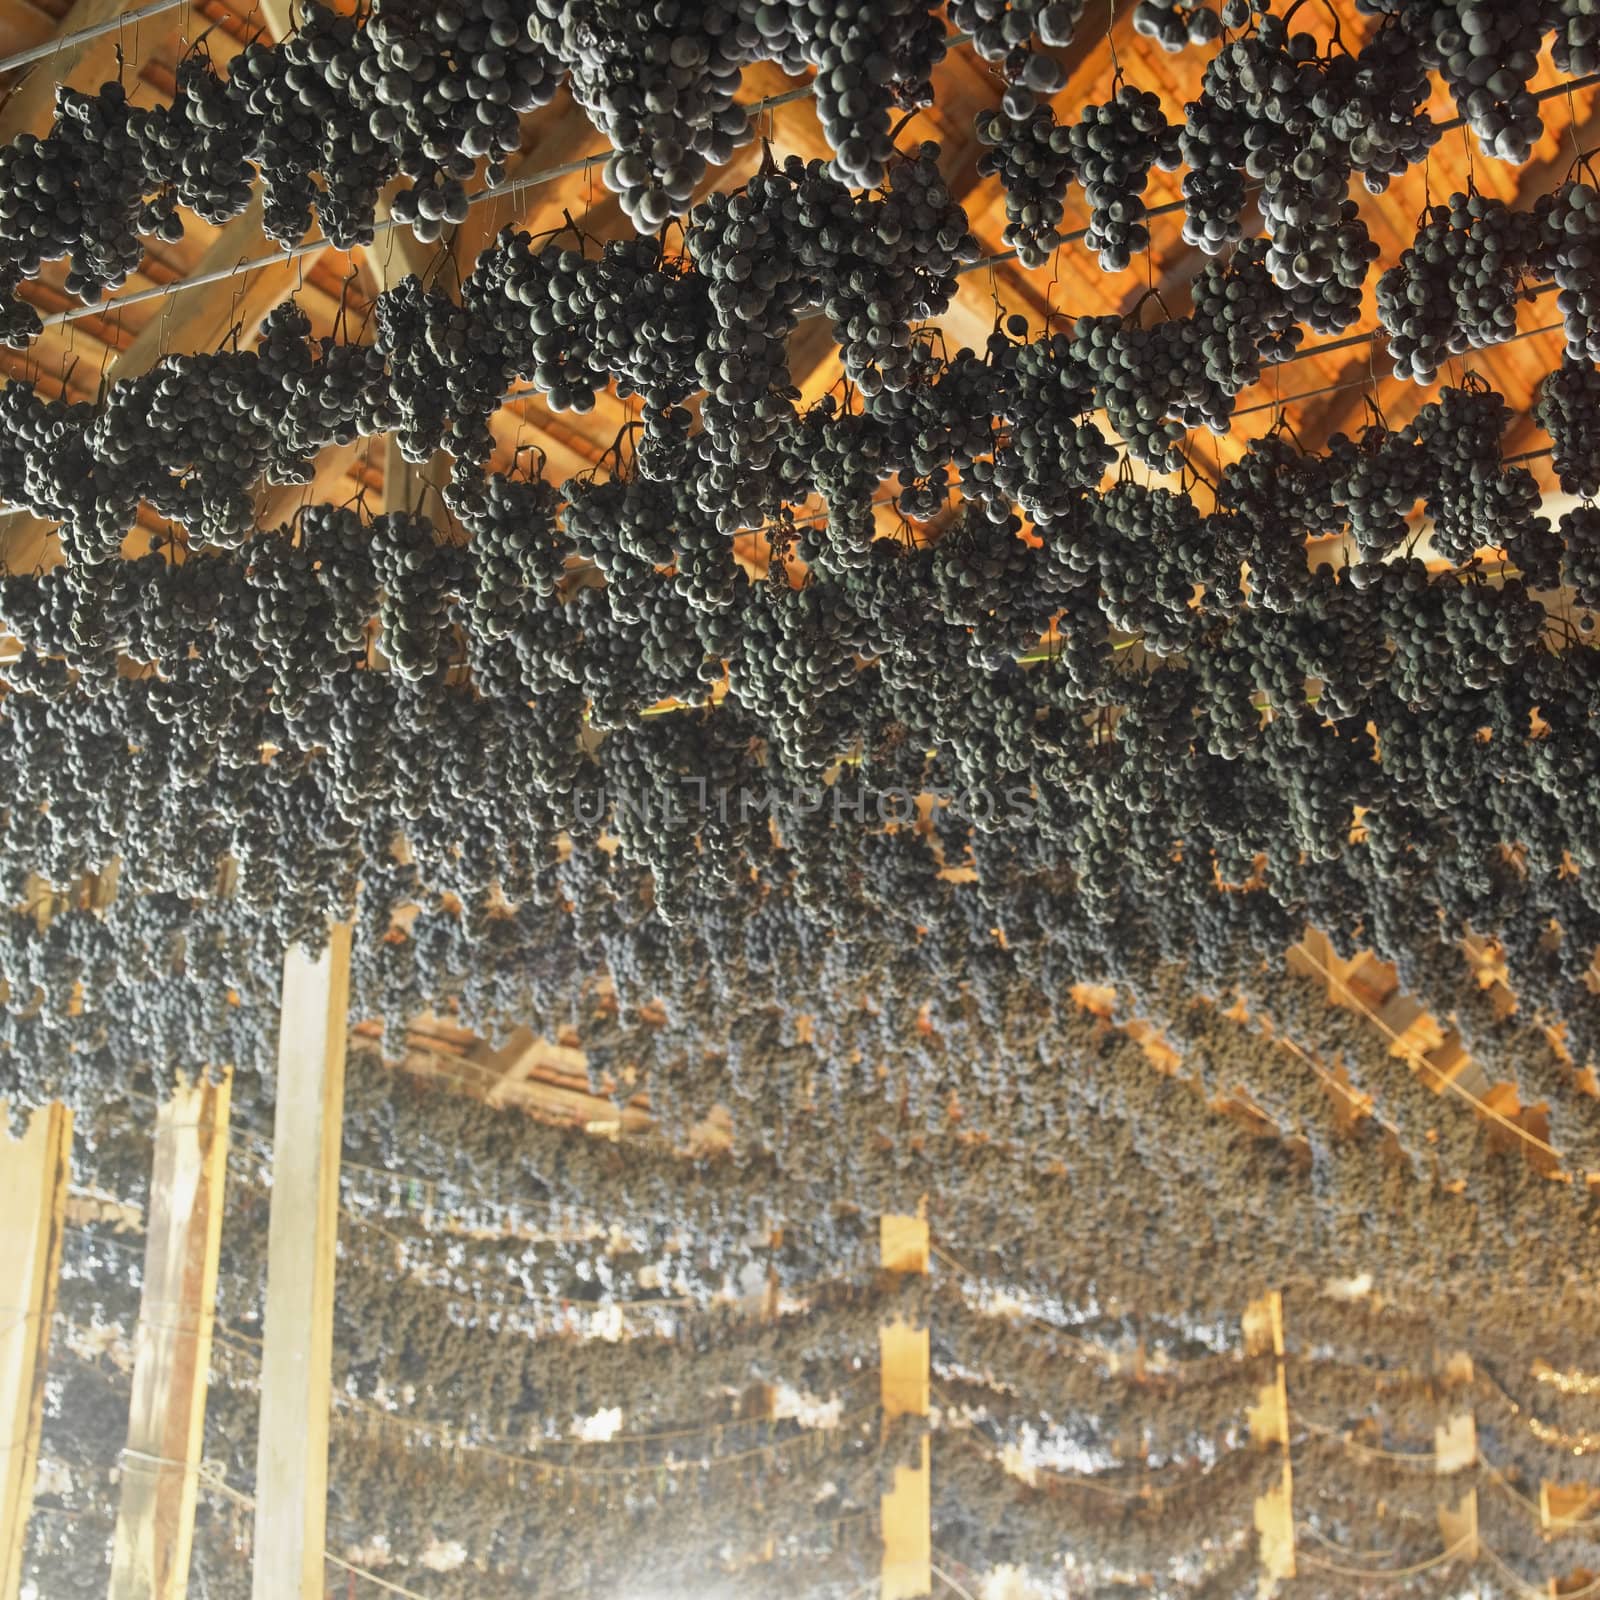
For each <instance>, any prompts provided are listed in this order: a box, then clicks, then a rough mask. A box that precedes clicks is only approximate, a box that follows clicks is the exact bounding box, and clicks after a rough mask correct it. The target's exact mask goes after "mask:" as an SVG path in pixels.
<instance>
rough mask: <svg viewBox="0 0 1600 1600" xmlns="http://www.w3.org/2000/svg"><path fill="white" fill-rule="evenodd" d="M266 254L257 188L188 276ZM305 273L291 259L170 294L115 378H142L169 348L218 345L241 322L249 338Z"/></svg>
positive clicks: (119, 363) (242, 334)
mask: <svg viewBox="0 0 1600 1600" xmlns="http://www.w3.org/2000/svg"><path fill="white" fill-rule="evenodd" d="M261 253H262V240H261V193H260V191H259V190H257V191H256V193H255V194H253V195H251V197H250V204H249V206H248V207H247V208H246V209H245V210H244V211H242V212H241V213H240V214H239V215H238V216H237V217H235V218H234V219H233V220H232V221H231V222H227V223H224V224H223V226H222V228H221V229H220V230H219V231H218V233H217V236H216V238H215V239H213V240H212V241H211V244H210V247H209V248H208V249H207V250H206V252H205V254H204V255H202V256H201V257H200V259H199V260H198V261H197V262H196V263H195V264H194V267H193V268H192V269H191V271H190V272H189V273H188V274H187V276H189V277H193V278H198V277H201V276H203V275H204V274H206V273H210V272H221V271H223V270H224V269H225V268H229V267H235V266H237V265H239V263H240V262H242V261H248V260H250V259H252V258H253V257H256V256H259V255H260V254H261ZM300 271H301V266H300V264H299V263H298V262H294V261H290V260H289V259H288V258H287V257H286V258H285V259H284V260H283V261H282V262H280V263H276V264H275V265H273V266H270V267H261V268H258V269H257V270H256V271H254V272H252V273H249V274H247V275H246V276H244V277H242V278H239V279H237V280H234V279H232V278H224V279H221V280H220V281H219V282H217V283H208V284H206V285H204V286H203V287H202V288H199V289H190V290H187V291H186V292H185V293H183V294H182V295H169V296H168V297H167V298H166V299H164V300H163V301H161V302H160V305H159V307H158V309H157V310H156V312H155V314H154V315H153V316H151V318H150V320H149V321H148V322H146V323H145V325H144V326H143V327H142V328H140V330H139V332H138V333H137V334H136V335H135V336H134V340H133V343H132V344H130V345H129V346H128V348H127V349H126V350H124V351H123V352H122V354H121V355H119V356H118V357H117V359H116V360H115V361H114V362H113V363H112V366H111V372H110V377H111V379H112V380H113V381H116V380H119V379H122V378H137V377H138V376H139V375H140V374H141V373H145V372H148V371H149V370H150V369H151V368H152V367H153V366H155V364H156V363H157V362H158V361H159V360H160V359H161V357H162V355H163V353H164V352H166V351H169V350H176V351H181V352H183V353H185V354H189V353H192V352H196V351H210V350H215V349H218V348H219V347H220V346H221V344H222V342H223V341H224V340H225V339H226V338H227V336H228V334H229V332H230V330H231V329H232V328H233V327H234V326H235V325H236V324H237V326H238V328H239V340H240V343H241V344H243V343H245V342H247V341H248V340H249V339H251V338H253V337H254V335H255V333H256V330H257V329H258V328H259V327H260V325H261V322H262V319H263V318H265V317H266V315H267V313H268V312H269V311H271V310H273V309H274V307H276V306H278V305H281V304H282V303H283V301H285V300H287V299H288V298H289V296H290V294H291V293H293V291H294V286H295V283H296V281H297V276H298V274H299V273H300Z"/></svg>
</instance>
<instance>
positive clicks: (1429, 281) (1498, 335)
mask: <svg viewBox="0 0 1600 1600" xmlns="http://www.w3.org/2000/svg"><path fill="white" fill-rule="evenodd" d="M1541 245H1542V239H1541V230H1540V228H1539V225H1538V222H1537V219H1536V218H1535V217H1534V216H1533V215H1531V214H1530V213H1527V212H1519V211H1515V210H1513V209H1512V208H1511V207H1509V206H1507V205H1506V204H1505V203H1504V202H1503V201H1500V200H1495V199H1493V198H1491V197H1489V196H1486V195H1481V194H1477V193H1468V194H1459V193H1458V194H1453V195H1451V196H1450V199H1449V200H1448V201H1447V202H1446V203H1445V204H1444V205H1442V206H1433V207H1430V208H1429V210H1428V211H1427V212H1426V213H1424V216H1423V222H1422V226H1421V227H1420V228H1419V229H1418V230H1417V238H1416V242H1415V243H1414V244H1413V245H1411V246H1410V247H1409V248H1408V249H1406V250H1405V251H1403V252H1402V253H1401V256H1400V260H1399V262H1398V263H1397V264H1396V265H1395V266H1393V267H1391V268H1390V269H1389V270H1388V271H1387V272H1385V273H1384V274H1383V275H1382V276H1381V277H1380V278H1379V279H1378V291H1377V292H1378V320H1379V322H1380V323H1381V324H1382V326H1383V329H1384V331H1385V333H1387V334H1388V342H1389V354H1390V356H1391V357H1392V358H1393V360H1394V370H1395V374H1396V376H1397V377H1401V378H1410V379H1412V380H1414V381H1415V382H1417V383H1432V382H1434V381H1435V379H1436V377H1437V374H1438V370H1439V368H1440V367H1441V366H1443V365H1444V363H1445V362H1446V361H1447V360H1448V359H1449V358H1450V357H1451V356H1459V355H1465V354H1466V353H1467V351H1469V350H1478V349H1483V348H1484V347H1485V346H1488V345H1493V344H1498V343H1500V342H1501V341H1502V340H1504V339H1507V338H1509V337H1510V336H1511V335H1512V334H1513V333H1515V332H1516V329H1517V305H1518V303H1519V302H1520V301H1521V300H1522V299H1523V298H1524V285H1525V282H1526V280H1527V279H1528V277H1529V276H1530V275H1531V274H1532V273H1533V272H1534V271H1536V270H1537V269H1538V268H1539V267H1540V266H1542V259H1541V254H1542V252H1541Z"/></svg>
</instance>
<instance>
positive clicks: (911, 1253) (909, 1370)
mask: <svg viewBox="0 0 1600 1600" xmlns="http://www.w3.org/2000/svg"><path fill="white" fill-rule="evenodd" d="M878 1249H879V1261H880V1262H881V1263H882V1265H883V1267H884V1268H885V1269H886V1270H887V1271H889V1272H921V1273H926V1272H927V1270H928V1219H927V1216H926V1215H925V1214H922V1215H918V1216H915V1217H880V1218H879V1219H878ZM878 1347H879V1356H880V1360H881V1362H882V1368H881V1374H880V1380H879V1381H880V1385H881V1387H880V1390H879V1393H880V1396H881V1398H882V1401H883V1416H884V1421H885V1422H889V1421H892V1420H893V1419H894V1418H895V1417H904V1416H913V1417H925V1416H927V1414H928V1399H929V1395H928V1386H929V1379H928V1330H927V1328H925V1327H924V1328H912V1327H910V1326H908V1325H907V1324H906V1323H904V1322H901V1321H898V1320H897V1321H895V1322H891V1323H886V1324H885V1325H884V1326H883V1327H882V1328H880V1329H879V1330H878ZM931 1489H932V1474H931V1471H930V1463H929V1450H928V1440H927V1439H926V1438H924V1439H923V1441H922V1461H921V1464H920V1465H919V1466H916V1467H901V1466H897V1467H896V1468H895V1469H894V1487H893V1488H892V1489H891V1490H890V1491H889V1492H888V1493H887V1494H886V1495H884V1496H883V1499H882V1501H881V1503H880V1513H881V1517H882V1522H883V1581H882V1587H881V1600H915V1597H916V1596H919V1595H926V1594H931V1593H932V1592H933V1526H932V1516H933V1510H932V1493H931Z"/></svg>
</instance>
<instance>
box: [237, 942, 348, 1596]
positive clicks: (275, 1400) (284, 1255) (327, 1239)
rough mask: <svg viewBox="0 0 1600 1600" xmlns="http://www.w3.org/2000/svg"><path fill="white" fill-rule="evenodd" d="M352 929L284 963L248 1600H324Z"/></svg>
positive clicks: (288, 956) (293, 950) (296, 951)
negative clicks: (315, 953)
mask: <svg viewBox="0 0 1600 1600" xmlns="http://www.w3.org/2000/svg"><path fill="white" fill-rule="evenodd" d="M349 1010H350V928H349V926H348V924H340V925H336V926H335V927H334V928H332V929H331V930H330V933H329V941H328V948H327V949H326V950H324V951H323V953H322V955H321V956H320V957H318V958H317V959H316V960H314V961H313V960H311V959H310V958H309V957H307V956H306V955H305V954H304V952H303V951H301V950H300V949H298V948H297V947H296V948H291V949H290V950H289V952H288V953H287V954H286V955H285V957H284V963H283V1005H282V1014H281V1017H280V1022H279V1030H278V1083H277V1110H276V1114H275V1116H274V1119H273V1164H272V1210H271V1213H270V1216H269V1220H268V1228H267V1305H266V1318H265V1323H266V1326H265V1334H266V1337H265V1340H264V1343H263V1347H262V1352H261V1425H260V1440H259V1447H258V1450H257V1454H256V1518H255V1539H254V1548H255V1552H256V1560H255V1572H254V1581H253V1585H252V1588H251V1595H252V1597H253V1600H323V1593H324V1591H323V1581H322V1579H323V1561H322V1555H323V1547H324V1543H325V1539H326V1529H327V1513H328V1411H329V1407H330V1405H331V1404H332V1379H333V1282H334V1258H335V1249H336V1245H337V1243H338V1235H339V1142H340V1123H341V1120H342V1117H343V1112H344V1066H345V1037H346V1033H347V1029H348V1022H349Z"/></svg>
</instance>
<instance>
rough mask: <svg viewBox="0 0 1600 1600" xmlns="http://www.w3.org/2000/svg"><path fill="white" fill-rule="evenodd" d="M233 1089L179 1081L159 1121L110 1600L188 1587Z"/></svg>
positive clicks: (167, 1594) (160, 1599) (227, 1081)
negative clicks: (180, 1082)
mask: <svg viewBox="0 0 1600 1600" xmlns="http://www.w3.org/2000/svg"><path fill="white" fill-rule="evenodd" d="M231 1093H232V1079H231V1077H225V1078H224V1079H223V1080H222V1081H221V1082H220V1083H200V1084H195V1085H187V1084H180V1085H179V1086H178V1088H177V1089H175V1090H174V1091H173V1094H172V1096H171V1098H170V1099H169V1100H168V1101H167V1103H166V1104H165V1105H164V1106H162V1108H161V1110H160V1112H159V1113H158V1115H157V1120H156V1136H155V1147H156V1149H155V1170H154V1172H153V1174H152V1177H151V1182H150V1220H149V1224H148V1227H147V1230H146V1234H145V1254H144V1286H143V1289H142V1291H141V1294H140V1302H139V1325H138V1328H137V1330H136V1331H135V1334H134V1363H133V1398H132V1402H131V1404H130V1406H129V1412H128V1446H127V1449H126V1451H125V1452H124V1455H123V1462H122V1498H121V1502H120V1505H119V1507H118V1511H117V1531H116V1537H115V1540H114V1542H113V1545H112V1557H111V1589H110V1600H182V1597H183V1596H184V1594H186V1593H187V1591H188V1582H189V1552H190V1548H191V1546H192V1543H193V1539H194V1512H195V1500H196V1496H197V1492H198V1489H199V1467H200V1458H201V1451H202V1447H203V1445H204V1442H205V1413H206V1387H207V1380H208V1378H209V1375H210V1365H211V1333H212V1321H213V1317H214V1316H215V1311H216V1298H217V1259H218V1256H219V1254H220V1251H221V1247H222V1206H223V1189H224V1185H225V1183H226V1181H227V1173H228V1112H229V1102H230V1099H231ZM168 1463H171V1464H170V1465H169V1464H168Z"/></svg>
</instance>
